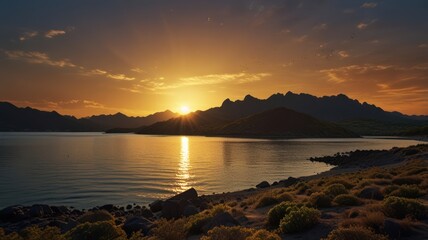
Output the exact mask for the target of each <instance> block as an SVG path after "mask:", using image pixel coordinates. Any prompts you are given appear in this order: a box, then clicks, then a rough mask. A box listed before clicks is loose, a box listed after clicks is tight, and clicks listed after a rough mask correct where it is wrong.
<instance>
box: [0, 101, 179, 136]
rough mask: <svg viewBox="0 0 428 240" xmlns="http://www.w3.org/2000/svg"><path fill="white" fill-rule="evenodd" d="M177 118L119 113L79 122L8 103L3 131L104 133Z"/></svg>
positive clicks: (2, 106)
mask: <svg viewBox="0 0 428 240" xmlns="http://www.w3.org/2000/svg"><path fill="white" fill-rule="evenodd" d="M175 116H177V114H175V113H173V112H171V111H165V112H160V113H155V114H152V115H149V116H147V117H128V116H125V115H123V114H121V113H117V114H114V115H99V116H92V117H87V118H80V119H78V118H76V117H73V116H67V115H61V114H59V113H57V112H55V111H52V112H48V111H40V110H37V109H33V108H30V107H26V108H19V107H16V106H15V105H13V104H11V103H8V102H0V131H42V132H44V131H50V132H60V131H64V132H103V131H106V130H108V129H110V128H116V127H117V128H119V127H124V128H135V127H136V126H142V125H150V124H152V123H155V122H157V121H164V120H167V119H169V118H171V117H175Z"/></svg>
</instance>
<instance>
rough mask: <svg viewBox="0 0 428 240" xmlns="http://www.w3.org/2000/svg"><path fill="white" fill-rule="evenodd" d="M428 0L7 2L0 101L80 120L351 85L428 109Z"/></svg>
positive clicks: (384, 99)
mask: <svg viewBox="0 0 428 240" xmlns="http://www.w3.org/2000/svg"><path fill="white" fill-rule="evenodd" d="M427 11H428V2H427V1H424V0H419V1H417V0H415V1H398V0H390V1H357V0H352V1H351V0H349V1H343V0H324V1H310V0H289V1H287V0H285V1H274V0H259V1H241V0H237V1H224V0H219V1H208V0H192V1H188V0H184V1H113V0H111V1H110V0H107V1H83V0H76V1H54V0H49V1H43V2H40V1H29V0H28V1H23V0H17V1H3V2H1V3H0V100H1V101H10V102H12V103H14V104H17V105H18V106H31V107H35V108H39V109H44V110H56V111H58V112H60V113H62V114H69V115H75V116H78V117H82V116H88V115H95V114H101V113H116V112H119V111H120V112H123V113H125V114H127V115H148V114H150V113H153V112H157V111H163V110H166V109H170V110H172V111H179V109H180V107H181V106H189V107H190V109H191V110H198V109H201V110H204V109H207V108H210V107H213V106H219V105H220V104H221V103H222V101H223V100H224V99H226V98H230V99H232V100H235V99H242V98H243V97H244V96H245V95H247V94H251V95H253V96H255V97H258V98H266V97H268V96H270V95H272V94H274V93H277V92H281V93H285V92H287V91H292V92H297V93H301V92H303V93H309V94H313V95H316V96H323V95H336V94H339V93H344V94H346V95H348V96H349V97H351V98H355V99H358V100H359V101H361V102H364V101H366V102H369V103H372V104H376V105H377V106H379V107H382V108H383V109H385V110H388V111H400V112H403V113H406V114H428V107H427V106H428V31H426V30H427V29H428V17H427V16H428V15H427V14H426V12H427Z"/></svg>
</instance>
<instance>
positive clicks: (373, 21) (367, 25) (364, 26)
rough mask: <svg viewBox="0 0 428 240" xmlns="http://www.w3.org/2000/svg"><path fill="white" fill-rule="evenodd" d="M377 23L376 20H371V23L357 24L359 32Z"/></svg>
mask: <svg viewBox="0 0 428 240" xmlns="http://www.w3.org/2000/svg"><path fill="white" fill-rule="evenodd" d="M375 22H376V19H374V20H371V21H370V22H360V23H358V24H357V28H358V29H359V30H364V29H366V28H368V27H369V26H370V25H372V24H373V23H375Z"/></svg>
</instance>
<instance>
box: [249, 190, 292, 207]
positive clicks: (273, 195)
mask: <svg viewBox="0 0 428 240" xmlns="http://www.w3.org/2000/svg"><path fill="white" fill-rule="evenodd" d="M291 200H293V197H292V196H291V195H290V194H289V193H284V192H268V193H265V194H263V195H261V197H259V199H258V201H257V204H256V208H262V207H266V206H271V205H274V204H278V203H280V202H284V201H291Z"/></svg>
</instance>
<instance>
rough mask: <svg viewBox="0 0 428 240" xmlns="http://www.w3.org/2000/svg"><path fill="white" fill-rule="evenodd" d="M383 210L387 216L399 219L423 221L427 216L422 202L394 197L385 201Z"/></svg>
mask: <svg viewBox="0 0 428 240" xmlns="http://www.w3.org/2000/svg"><path fill="white" fill-rule="evenodd" d="M383 210H384V212H385V214H386V215H387V216H389V217H393V218H399V219H402V218H405V217H406V216H411V217H414V218H417V219H422V218H424V217H425V215H426V209H425V206H424V205H422V204H421V203H420V202H418V201H416V200H413V199H407V198H400V197H393V196H392V197H388V198H386V199H385V200H383Z"/></svg>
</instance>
